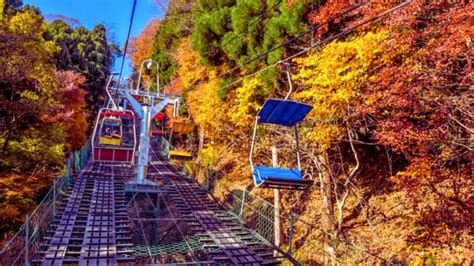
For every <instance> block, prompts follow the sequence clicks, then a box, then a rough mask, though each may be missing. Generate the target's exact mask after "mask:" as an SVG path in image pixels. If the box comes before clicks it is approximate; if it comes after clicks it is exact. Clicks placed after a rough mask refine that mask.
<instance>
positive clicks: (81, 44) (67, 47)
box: [45, 20, 118, 111]
mask: <svg viewBox="0 0 474 266" xmlns="http://www.w3.org/2000/svg"><path fill="white" fill-rule="evenodd" d="M45 36H46V39H48V40H52V41H54V42H55V43H56V44H57V45H58V46H59V49H58V50H57V51H56V53H55V55H54V58H55V60H56V65H57V67H58V69H59V70H65V71H68V70H71V71H75V72H78V73H81V74H82V75H83V76H84V77H85V78H86V82H85V84H84V88H85V89H86V92H87V93H86V103H87V109H88V110H89V111H92V110H95V109H96V108H97V107H98V106H99V104H100V103H101V102H102V101H103V99H104V97H105V85H106V82H107V78H108V76H109V75H110V69H111V67H112V65H113V62H114V58H115V56H116V55H117V53H118V48H117V46H116V45H115V44H112V43H110V40H108V39H107V29H106V28H105V26H104V25H102V24H98V25H96V26H94V28H93V29H92V30H87V29H86V28H85V27H82V26H80V27H77V28H75V29H73V28H71V26H69V25H68V24H67V23H65V22H64V21H62V20H56V21H53V22H52V23H50V24H48V26H47V33H46V34H45Z"/></svg>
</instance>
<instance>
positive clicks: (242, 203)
mask: <svg viewBox="0 0 474 266" xmlns="http://www.w3.org/2000/svg"><path fill="white" fill-rule="evenodd" d="M246 192H247V190H245V189H244V190H243V193H242V202H241V204H240V212H239V217H240V219H241V220H242V221H243V220H244V206H245V194H246Z"/></svg>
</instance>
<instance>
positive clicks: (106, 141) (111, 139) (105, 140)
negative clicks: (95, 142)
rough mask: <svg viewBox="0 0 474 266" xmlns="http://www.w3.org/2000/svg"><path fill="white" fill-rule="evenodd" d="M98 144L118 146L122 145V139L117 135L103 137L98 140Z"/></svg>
mask: <svg viewBox="0 0 474 266" xmlns="http://www.w3.org/2000/svg"><path fill="white" fill-rule="evenodd" d="M99 144H103V145H114V146H119V145H121V144H122V138H120V136H118V135H113V136H103V137H100V138H99Z"/></svg>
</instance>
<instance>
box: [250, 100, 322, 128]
mask: <svg viewBox="0 0 474 266" xmlns="http://www.w3.org/2000/svg"><path fill="white" fill-rule="evenodd" d="M311 109H313V106H311V105H308V104H304V103H299V102H295V101H290V100H283V99H268V100H267V101H266V102H265V104H264V105H263V106H262V109H261V110H260V112H259V113H258V116H259V119H258V122H259V123H268V124H277V125H282V126H286V127H292V126H294V125H295V124H297V123H299V122H301V121H302V120H303V119H304V118H305V117H306V115H307V114H308V113H309V112H310V111H311Z"/></svg>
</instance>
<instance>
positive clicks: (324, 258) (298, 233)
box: [198, 165, 390, 265]
mask: <svg viewBox="0 0 474 266" xmlns="http://www.w3.org/2000/svg"><path fill="white" fill-rule="evenodd" d="M199 167H201V168H204V169H205V170H204V171H203V172H204V173H205V174H204V179H202V178H201V179H200V180H199V182H198V183H199V184H200V186H201V187H203V188H204V189H205V190H207V191H208V192H209V193H212V182H213V178H214V175H215V174H214V173H213V172H212V167H211V166H210V165H206V166H199ZM222 204H223V205H224V206H225V207H227V209H228V212H229V213H231V214H232V215H233V216H235V217H236V218H237V219H239V220H240V221H241V223H242V224H245V226H246V227H247V228H248V229H249V230H250V231H251V232H252V233H253V234H254V235H255V236H256V237H257V238H259V239H260V240H262V241H264V242H266V243H267V244H270V245H273V244H275V234H276V233H277V232H275V225H276V224H275V223H276V222H278V223H279V227H280V230H279V239H280V243H278V247H275V248H277V249H280V250H279V252H280V255H282V256H280V258H281V259H282V260H283V262H288V263H290V264H291V263H292V262H291V261H290V260H288V259H289V257H293V258H296V259H297V260H298V261H300V262H301V263H302V264H339V265H346V264H349V265H350V264H354V263H357V264H359V263H376V264H380V263H387V262H390V261H387V260H385V259H384V258H381V257H379V256H377V255H376V254H374V253H371V252H370V251H369V250H368V249H367V248H365V247H364V246H363V245H360V244H357V242H356V241H353V240H351V239H349V238H348V237H347V236H342V235H338V236H335V235H330V234H328V233H326V232H324V231H323V230H322V229H321V228H320V226H318V225H317V224H316V223H315V222H314V221H307V220H305V219H304V218H302V217H301V216H299V215H297V214H296V213H294V212H293V211H291V210H282V209H279V210H277V208H276V207H275V205H274V204H272V203H271V202H269V201H267V200H266V199H264V198H261V197H260V196H258V195H256V194H254V193H252V192H250V191H248V190H246V189H238V190H234V191H232V192H231V193H230V196H229V197H227V200H226V201H225V202H222ZM302 243H305V245H308V244H309V245H308V246H311V247H310V248H305V249H304V250H306V251H308V250H309V251H310V254H307V253H308V252H301V251H300V250H299V249H300V248H301V247H302ZM305 253H306V254H305Z"/></svg>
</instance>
